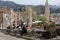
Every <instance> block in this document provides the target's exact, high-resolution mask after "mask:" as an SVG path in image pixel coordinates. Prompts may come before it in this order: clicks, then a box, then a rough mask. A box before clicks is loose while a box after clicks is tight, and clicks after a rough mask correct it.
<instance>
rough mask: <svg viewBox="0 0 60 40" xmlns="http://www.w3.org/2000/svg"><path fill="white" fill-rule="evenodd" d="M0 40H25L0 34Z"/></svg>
mask: <svg viewBox="0 0 60 40" xmlns="http://www.w3.org/2000/svg"><path fill="white" fill-rule="evenodd" d="M0 40H26V39H23V38H17V37H13V36H10V35H6V34H4V33H1V32H0Z"/></svg>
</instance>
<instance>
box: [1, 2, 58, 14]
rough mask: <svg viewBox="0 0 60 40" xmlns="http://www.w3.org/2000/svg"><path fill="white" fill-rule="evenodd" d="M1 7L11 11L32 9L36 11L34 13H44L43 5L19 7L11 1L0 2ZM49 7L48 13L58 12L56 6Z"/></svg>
mask: <svg viewBox="0 0 60 40" xmlns="http://www.w3.org/2000/svg"><path fill="white" fill-rule="evenodd" d="M2 6H7V7H9V8H13V9H15V10H20V11H21V10H24V9H25V8H26V7H29V6H30V7H32V8H33V9H36V11H37V12H38V13H40V12H42V13H44V11H45V6H44V5H38V6H33V5H20V4H16V3H14V2H12V1H0V7H2ZM49 7H50V11H51V12H52V13H53V12H58V11H57V10H58V8H59V7H58V6H56V5H49Z"/></svg>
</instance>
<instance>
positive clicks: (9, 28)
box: [7, 25, 11, 33]
mask: <svg viewBox="0 0 60 40" xmlns="http://www.w3.org/2000/svg"><path fill="white" fill-rule="evenodd" d="M10 31H11V25H9V26H8V27H7V32H8V33H10Z"/></svg>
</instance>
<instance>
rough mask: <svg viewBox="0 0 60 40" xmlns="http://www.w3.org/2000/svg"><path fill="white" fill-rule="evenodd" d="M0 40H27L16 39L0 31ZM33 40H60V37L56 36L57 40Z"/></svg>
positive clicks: (54, 39)
mask: <svg viewBox="0 0 60 40" xmlns="http://www.w3.org/2000/svg"><path fill="white" fill-rule="evenodd" d="M0 40H27V39H23V38H18V37H16V36H11V35H7V34H5V33H4V32H3V31H1V30H0ZM35 40H60V36H57V38H52V39H37V38H36V39H35Z"/></svg>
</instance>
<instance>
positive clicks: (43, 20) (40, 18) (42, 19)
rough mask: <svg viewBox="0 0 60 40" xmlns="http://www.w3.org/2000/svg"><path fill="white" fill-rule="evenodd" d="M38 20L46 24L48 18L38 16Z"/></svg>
mask: <svg viewBox="0 0 60 40" xmlns="http://www.w3.org/2000/svg"><path fill="white" fill-rule="evenodd" d="M38 20H39V21H42V24H44V23H45V21H46V18H45V17H44V16H38Z"/></svg>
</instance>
